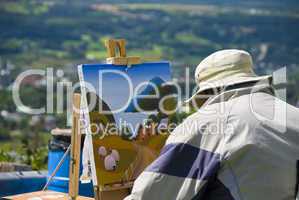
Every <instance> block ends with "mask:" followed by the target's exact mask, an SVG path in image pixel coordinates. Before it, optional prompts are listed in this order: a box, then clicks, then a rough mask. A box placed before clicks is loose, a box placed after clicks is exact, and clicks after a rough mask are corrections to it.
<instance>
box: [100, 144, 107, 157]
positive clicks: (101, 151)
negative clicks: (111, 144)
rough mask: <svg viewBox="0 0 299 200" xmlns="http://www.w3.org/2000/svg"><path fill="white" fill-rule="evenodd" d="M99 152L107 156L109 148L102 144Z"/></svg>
mask: <svg viewBox="0 0 299 200" xmlns="http://www.w3.org/2000/svg"><path fill="white" fill-rule="evenodd" d="M98 154H99V155H100V156H103V157H104V156H106V155H107V150H106V148H105V147H104V146H100V147H99V149H98Z"/></svg>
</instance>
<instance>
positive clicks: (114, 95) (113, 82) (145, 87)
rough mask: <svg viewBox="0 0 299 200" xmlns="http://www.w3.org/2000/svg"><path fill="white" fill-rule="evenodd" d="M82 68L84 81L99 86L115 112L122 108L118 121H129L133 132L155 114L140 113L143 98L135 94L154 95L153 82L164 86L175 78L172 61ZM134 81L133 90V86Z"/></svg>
mask: <svg viewBox="0 0 299 200" xmlns="http://www.w3.org/2000/svg"><path fill="white" fill-rule="evenodd" d="M79 67H81V70H79V72H80V71H81V72H82V74H81V76H82V78H83V80H84V81H85V82H88V83H90V84H91V85H92V86H93V87H94V88H95V89H96V94H97V95H98V96H99V97H100V98H101V99H102V100H103V101H104V102H105V103H106V104H107V105H108V106H109V108H110V109H111V110H112V111H116V110H119V109H121V108H122V110H121V112H118V113H115V114H114V118H115V121H116V124H117V125H118V126H120V123H123V122H124V121H125V122H126V123H128V124H130V126H131V127H132V128H133V129H131V131H132V132H133V134H135V133H136V131H135V129H136V127H137V126H138V124H142V123H143V120H144V119H147V118H148V116H149V115H150V114H152V113H153V112H151V113H149V112H147V113H140V112H136V109H135V107H134V100H136V101H137V102H138V101H139V99H138V98H136V97H135V96H136V95H147V94H152V93H153V87H152V84H155V85H161V84H163V83H165V82H168V81H170V79H171V75H170V74H171V73H170V65H169V63H168V62H158V63H143V64H138V65H132V66H130V67H127V66H115V65H111V64H86V65H82V66H79ZM81 81H82V80H81ZM130 84H131V85H132V90H130V89H129V88H130Z"/></svg>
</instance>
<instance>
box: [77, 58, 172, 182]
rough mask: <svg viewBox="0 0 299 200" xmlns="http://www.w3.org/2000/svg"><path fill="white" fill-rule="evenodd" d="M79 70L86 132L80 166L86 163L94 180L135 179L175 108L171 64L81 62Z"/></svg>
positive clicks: (165, 132)
mask: <svg viewBox="0 0 299 200" xmlns="http://www.w3.org/2000/svg"><path fill="white" fill-rule="evenodd" d="M78 71H79V77H80V85H81V93H82V97H83V101H82V102H83V104H82V106H81V109H82V110H83V111H84V112H83V115H82V116H83V117H82V118H83V119H84V120H83V123H84V125H82V127H84V130H85V131H86V133H87V136H86V138H85V142H84V149H83V166H85V167H88V166H87V162H88V163H90V166H89V167H90V168H91V172H92V174H93V183H94V185H99V186H105V185H109V184H115V183H124V182H128V181H131V180H134V179H136V177H137V176H138V175H139V174H140V173H141V172H142V171H143V170H144V169H145V168H146V167H147V166H148V165H149V164H150V163H151V162H152V161H153V160H154V159H155V158H156V157H157V156H158V155H159V152H160V150H161V148H162V147H163V145H164V143H165V140H166V139H167V136H168V133H169V131H168V129H167V128H168V126H167V125H168V124H169V118H170V116H171V113H173V111H175V109H176V104H177V102H176V98H175V95H174V94H175V92H176V91H175V89H174V87H173V86H172V85H171V84H169V81H170V80H171V76H170V65H169V63H168V62H159V63H143V64H137V65H132V66H130V67H128V66H116V65H110V64H92V65H80V66H79V67H78ZM87 106H89V108H87ZM90 146H92V148H89V147H90ZM87 149H88V150H87ZM84 152H85V153H84ZM86 152H87V153H86ZM84 157H85V158H84ZM86 157H88V158H86ZM84 162H85V165H84ZM87 170H88V169H85V170H84V169H83V171H87ZM83 173H84V172H83ZM86 176H87V175H86Z"/></svg>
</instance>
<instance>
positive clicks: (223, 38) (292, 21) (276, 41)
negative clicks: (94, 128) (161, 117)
mask: <svg viewBox="0 0 299 200" xmlns="http://www.w3.org/2000/svg"><path fill="white" fill-rule="evenodd" d="M298 11H299V2H298V1H297V0H285V1H281V0H268V1H257V0H251V1H243V0H235V1H233V0H221V1H220V0H219V1H217V0H212V1H208V0H199V1H195V0H193V1H192V0H189V1H188V0H187V1H184V0H176V1H170V0H166V1H162V0H152V1H143V0H139V1H138V0H135V1H134V0H113V1H104V0H103V1H100V0H90V1H83V0H82V1H79V0H60V1H54V0H44V1H42V0H27V1H17V0H0V30H1V31H0V59H1V63H0V114H1V115H0V161H10V162H21V163H25V164H28V165H31V166H32V168H33V169H42V168H45V166H46V165H45V164H46V155H47V142H48V140H49V138H50V134H49V131H50V130H51V129H52V128H54V127H61V128H64V127H65V126H66V125H65V124H66V120H65V119H66V117H65V116H66V114H65V113H63V114H53V115H42V116H31V115H25V114H22V113H20V112H18V111H17V110H16V107H15V105H14V103H13V100H12V92H11V85H12V83H13V82H14V80H15V78H16V76H17V75H18V74H20V73H21V72H23V71H25V70H26V69H32V68H35V69H36V68H40V69H45V68H47V67H53V68H54V69H55V70H59V69H62V70H63V71H64V77H63V79H65V80H70V81H73V82H76V81H78V78H77V72H76V65H77V64H80V63H96V62H101V61H102V60H103V59H104V58H105V57H106V50H105V48H104V44H103V41H104V40H105V39H107V38H125V39H126V40H127V41H128V45H127V49H128V51H129V55H140V56H141V57H142V58H143V59H144V60H145V61H153V60H170V61H171V62H172V70H173V77H174V78H176V79H178V81H179V82H180V84H182V85H183V84H184V77H185V74H184V73H185V70H184V69H185V68H186V67H190V68H191V71H190V75H191V77H193V71H194V69H195V67H196V65H197V64H198V63H199V62H200V61H201V60H202V59H203V58H204V57H206V56H208V55H209V54H210V53H212V52H214V51H216V50H220V49H224V48H238V49H244V50H247V51H249V52H250V53H251V54H252V55H253V57H254V60H255V70H256V72H257V73H258V74H266V73H272V71H274V70H276V69H279V68H281V67H284V66H286V67H287V75H288V85H287V101H288V102H289V103H291V104H293V105H295V106H298V105H299V101H298V100H299V89H298V86H299V67H298V66H299V40H298V39H299V37H298V36H299V12H298ZM45 91H46V86H45V83H44V80H43V79H40V78H38V77H31V78H28V79H26V81H25V83H24V84H23V86H22V91H21V93H22V94H21V97H22V100H23V101H24V102H26V104H27V105H30V106H32V107H36V108H37V107H40V106H41V105H44V104H45V101H46V92H45Z"/></svg>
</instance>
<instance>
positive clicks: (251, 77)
mask: <svg viewBox="0 0 299 200" xmlns="http://www.w3.org/2000/svg"><path fill="white" fill-rule="evenodd" d="M271 78H272V76H271V75H267V76H257V75H256V74H255V73H254V71H253V62H252V57H251V55H250V54H249V53H248V52H246V51H243V50H237V49H228V50H221V51H216V52H215V53H213V54H211V55H209V56H208V57H207V58H205V59H204V60H203V61H202V62H201V63H200V64H199V65H198V66H197V68H196V70H195V81H196V83H197V86H198V87H199V88H198V90H197V91H196V92H195V93H194V94H193V95H192V97H191V98H189V99H188V100H187V101H186V102H187V103H188V102H190V101H191V100H192V99H193V98H194V97H195V96H196V95H198V94H200V93H201V92H203V91H205V90H208V89H213V88H221V87H226V86H232V85H236V84H240V83H246V82H254V81H260V80H265V79H268V80H270V79H271Z"/></svg>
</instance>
